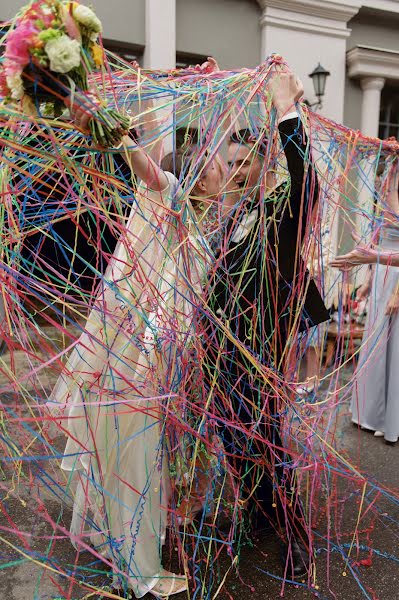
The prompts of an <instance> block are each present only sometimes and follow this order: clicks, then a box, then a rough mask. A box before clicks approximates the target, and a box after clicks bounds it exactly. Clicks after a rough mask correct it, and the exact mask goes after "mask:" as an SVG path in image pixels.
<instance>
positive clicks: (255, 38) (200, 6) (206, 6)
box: [176, 0, 261, 69]
mask: <svg viewBox="0 0 399 600" xmlns="http://www.w3.org/2000/svg"><path fill="white" fill-rule="evenodd" d="M260 15H261V9H260V7H259V5H258V3H257V2H256V0H177V31H176V35H177V39H176V45H177V50H179V51H181V52H192V53H195V54H202V55H205V56H214V57H215V58H216V59H217V60H218V62H219V64H220V67H221V68H223V69H230V68H231V69H232V68H234V67H255V66H256V65H258V64H259V62H260V42H261V32H260V24H259V19H260Z"/></svg>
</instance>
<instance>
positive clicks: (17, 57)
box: [5, 21, 39, 67]
mask: <svg viewBox="0 0 399 600" xmlns="http://www.w3.org/2000/svg"><path fill="white" fill-rule="evenodd" d="M38 33H39V32H38V30H37V29H36V27H35V26H34V25H33V23H32V22H31V21H22V22H20V23H18V24H17V26H16V28H15V29H14V30H13V31H10V33H9V34H8V36H7V42H6V51H5V58H6V59H7V61H9V62H11V61H12V62H14V63H17V64H18V65H20V66H22V67H24V66H25V65H27V64H28V63H29V60H30V54H29V48H31V47H32V46H33V44H34V41H35V38H36V37H37V34H38ZM10 66H11V65H10Z"/></svg>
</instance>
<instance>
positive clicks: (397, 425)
mask: <svg viewBox="0 0 399 600" xmlns="http://www.w3.org/2000/svg"><path fill="white" fill-rule="evenodd" d="M380 247H381V250H393V251H396V252H398V251H399V227H386V228H385V229H384V232H383V234H382V237H381V242H380ZM398 283H399V268H398V267H390V266H384V265H376V267H375V273H374V278H373V284H372V289H371V295H370V302H369V309H368V313H367V319H366V324H365V332H364V336H363V344H362V348H361V351H360V356H359V364H358V367H357V371H356V375H355V379H354V387H353V393H352V402H351V411H352V421H353V422H354V423H357V424H359V425H361V426H362V427H365V428H367V429H371V430H372V431H382V432H384V437H385V439H386V440H387V441H389V442H396V441H397V440H398V437H399V315H395V316H393V317H388V316H387V315H386V314H385V311H386V307H387V304H388V302H389V299H390V297H391V294H392V293H393V291H394V290H395V288H396V286H397V285H398Z"/></svg>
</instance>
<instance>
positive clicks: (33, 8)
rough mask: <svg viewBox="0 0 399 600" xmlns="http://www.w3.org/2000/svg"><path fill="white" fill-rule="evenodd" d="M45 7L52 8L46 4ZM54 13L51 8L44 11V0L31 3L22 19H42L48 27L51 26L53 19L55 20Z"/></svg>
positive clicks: (32, 20)
mask: <svg viewBox="0 0 399 600" xmlns="http://www.w3.org/2000/svg"><path fill="white" fill-rule="evenodd" d="M45 8H51V7H50V6H48V5H45ZM54 17H55V15H54V13H53V11H52V10H51V12H50V11H46V12H44V11H43V2H40V1H39V2H34V3H33V4H31V5H30V7H29V8H28V9H27V10H26V12H25V13H24V15H23V17H22V18H21V21H31V22H34V21H36V20H37V19H40V20H41V21H43V23H44V25H45V27H46V29H48V28H49V27H51V25H52V23H53V21H54Z"/></svg>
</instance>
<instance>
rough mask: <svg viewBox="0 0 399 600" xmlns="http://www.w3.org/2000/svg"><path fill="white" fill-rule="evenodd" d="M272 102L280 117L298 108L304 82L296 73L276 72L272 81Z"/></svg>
mask: <svg viewBox="0 0 399 600" xmlns="http://www.w3.org/2000/svg"><path fill="white" fill-rule="evenodd" d="M270 87H271V94H272V103H273V106H274V107H275V109H276V111H277V116H278V118H279V119H281V118H283V117H284V116H285V115H287V114H288V113H290V112H293V111H294V110H296V106H295V105H296V103H297V102H298V100H299V99H300V98H302V96H303V84H302V82H301V80H300V79H298V77H297V76H296V75H294V73H291V72H289V71H278V72H276V73H275V74H274V75H273V77H272V79H271V81H270Z"/></svg>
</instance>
